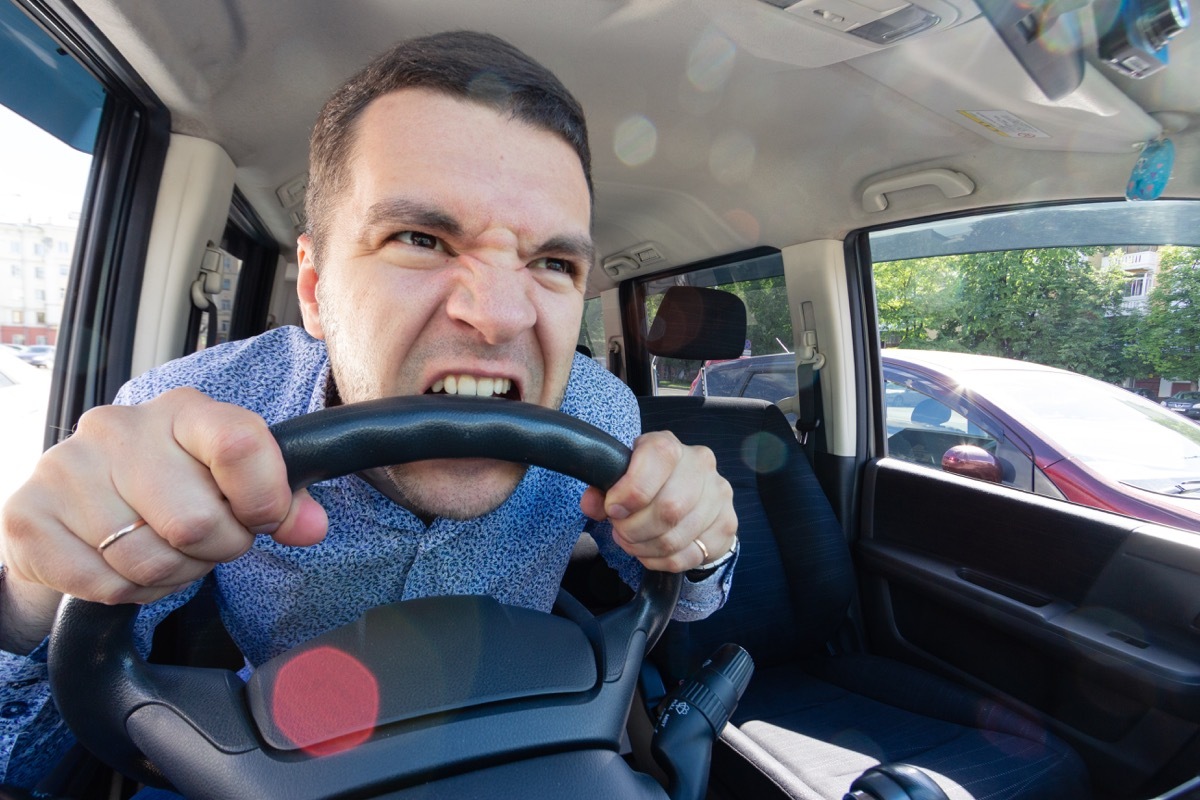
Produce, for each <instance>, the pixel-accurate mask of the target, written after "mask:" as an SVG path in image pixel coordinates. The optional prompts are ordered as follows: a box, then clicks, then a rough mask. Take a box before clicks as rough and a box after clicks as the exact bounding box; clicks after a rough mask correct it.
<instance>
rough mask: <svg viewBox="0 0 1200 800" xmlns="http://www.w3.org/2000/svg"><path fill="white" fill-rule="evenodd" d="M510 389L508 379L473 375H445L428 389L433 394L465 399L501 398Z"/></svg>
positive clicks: (510, 385) (510, 384) (510, 382)
mask: <svg viewBox="0 0 1200 800" xmlns="http://www.w3.org/2000/svg"><path fill="white" fill-rule="evenodd" d="M511 389H512V380H510V379H509V378H478V377H476V376H474V375H447V376H446V377H445V378H443V379H441V380H438V381H434V384H433V386H431V387H430V388H429V391H431V392H432V393H434V394H439V393H442V392H445V393H446V394H457V395H462V396H465V397H503V396H504V395H506V394H508V392H509V391H510V390H511Z"/></svg>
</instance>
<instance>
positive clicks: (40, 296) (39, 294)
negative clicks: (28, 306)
mask: <svg viewBox="0 0 1200 800" xmlns="http://www.w3.org/2000/svg"><path fill="white" fill-rule="evenodd" d="M33 299H35V300H37V301H39V302H42V303H44V302H46V290H45V289H38V290H37V291H35V292H34V293H33Z"/></svg>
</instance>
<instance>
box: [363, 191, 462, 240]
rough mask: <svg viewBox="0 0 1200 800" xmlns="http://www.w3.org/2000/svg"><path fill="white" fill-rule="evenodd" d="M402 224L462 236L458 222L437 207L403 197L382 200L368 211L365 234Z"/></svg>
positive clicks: (364, 227) (364, 226) (364, 228)
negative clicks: (374, 229) (376, 229)
mask: <svg viewBox="0 0 1200 800" xmlns="http://www.w3.org/2000/svg"><path fill="white" fill-rule="evenodd" d="M396 223H401V224H404V225H412V226H413V227H416V228H424V229H426V230H432V231H437V232H439V233H444V234H447V235H449V236H461V235H462V226H461V225H459V224H458V220H456V219H455V218H454V217H452V216H451V215H450V214H448V213H446V212H445V211H443V210H441V209H440V208H438V207H436V206H431V205H428V204H426V203H419V202H416V201H413V200H408V199H406V198H403V197H396V198H391V199H388V200H381V201H379V202H378V203H375V204H374V205H372V206H371V207H370V208H368V209H367V216H366V221H365V223H364V225H363V229H362V230H363V233H364V234H365V233H366V232H367V231H369V230H371V229H373V228H378V227H381V226H386V225H393V224H396Z"/></svg>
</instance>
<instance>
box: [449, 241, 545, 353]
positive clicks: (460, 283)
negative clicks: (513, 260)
mask: <svg viewBox="0 0 1200 800" xmlns="http://www.w3.org/2000/svg"><path fill="white" fill-rule="evenodd" d="M533 283H534V281H533V280H532V276H531V275H530V274H529V270H527V269H525V268H524V267H523V266H517V267H514V266H509V265H499V264H494V263H489V262H486V261H481V260H475V259H472V260H470V261H467V262H466V263H464V264H462V265H461V267H460V269H459V275H458V279H457V280H456V281H455V286H454V289H453V291H452V292H451V295H450V298H449V299H448V300H447V303H446V312H447V313H448V314H449V315H450V317H451V319H454V320H456V321H458V322H462V323H464V324H466V325H469V326H471V327H472V328H474V329H475V330H476V331H478V332H479V333H480V335H481V336H482V337H483V339H484V341H485V342H487V343H488V344H500V343H502V342H506V341H508V340H510V339H512V338H513V337H515V336H516V335H518V334H520V333H521V332H523V331H525V330H528V329H530V328H532V327H533V325H534V323H535V322H536V321H537V308H536V307H535V305H534V302H533V297H532V291H533V288H534V287H533Z"/></svg>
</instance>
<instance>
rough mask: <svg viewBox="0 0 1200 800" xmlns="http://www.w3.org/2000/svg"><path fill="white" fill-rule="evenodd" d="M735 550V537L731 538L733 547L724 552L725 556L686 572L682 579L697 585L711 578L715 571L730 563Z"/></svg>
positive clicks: (736, 541)
mask: <svg viewBox="0 0 1200 800" xmlns="http://www.w3.org/2000/svg"><path fill="white" fill-rule="evenodd" d="M737 549H738V540H737V537H736V536H734V537H733V546H731V547H730V548H729V549H728V550H727V551H725V555H723V556H720V557H719V558H717V559H716V560H715V561H712V562H710V563H708V564H703V565H701V566H699V567H696V568H695V569H689V570H688V571H687V572H685V573H683V575H684V577H685V578H687V579H688V580H689V581H691V582H692V583H699V582H700V581H702V580H704V579H706V578H711V577H712V576H713V574H714V573H716V571H717V570H719V569H720V568H721V567H723V566H725V565H726V564H728V563H729V562H730V561H732V560H733V556H734V554H735V553H737Z"/></svg>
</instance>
